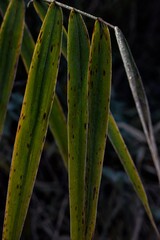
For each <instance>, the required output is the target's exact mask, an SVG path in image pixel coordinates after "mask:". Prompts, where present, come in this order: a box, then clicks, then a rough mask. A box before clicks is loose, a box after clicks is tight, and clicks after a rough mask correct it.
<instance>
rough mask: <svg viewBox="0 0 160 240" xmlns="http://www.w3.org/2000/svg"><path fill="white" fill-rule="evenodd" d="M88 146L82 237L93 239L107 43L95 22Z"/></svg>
mask: <svg viewBox="0 0 160 240" xmlns="http://www.w3.org/2000/svg"><path fill="white" fill-rule="evenodd" d="M88 77H89V90H88V91H89V93H88V111H89V121H88V147H87V163H86V238H85V239H86V240H90V239H93V234H94V228H95V222H96V215H97V203H98V195H99V188H100V181H101V175H102V167H103V158H104V151H105V144H106V137H107V128H108V113H109V103H110V88H111V43H110V35H109V31H108V28H107V26H106V25H103V24H101V23H100V22H99V21H96V22H95V27H94V32H93V36H92V44H91V51H90V65H89V76H88Z"/></svg>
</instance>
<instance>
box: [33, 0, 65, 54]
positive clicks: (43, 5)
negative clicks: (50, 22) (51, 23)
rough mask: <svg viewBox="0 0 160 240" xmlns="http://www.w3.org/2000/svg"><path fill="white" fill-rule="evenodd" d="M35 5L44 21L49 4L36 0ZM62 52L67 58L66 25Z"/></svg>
mask: <svg viewBox="0 0 160 240" xmlns="http://www.w3.org/2000/svg"><path fill="white" fill-rule="evenodd" d="M33 5H34V8H35V10H36V12H37V14H38V15H39V17H40V18H41V20H42V21H43V19H44V17H45V15H46V12H47V9H48V4H46V3H45V2H43V1H39V0H34V1H33ZM62 53H63V55H64V57H65V58H67V32H66V30H65V28H64V27H63V37H62Z"/></svg>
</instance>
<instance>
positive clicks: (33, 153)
mask: <svg viewBox="0 0 160 240" xmlns="http://www.w3.org/2000/svg"><path fill="white" fill-rule="evenodd" d="M46 36H47V37H46ZM61 37H62V12H61V9H60V8H59V7H58V6H56V5H55V4H52V5H51V6H50V7H49V9H48V13H47V15H46V17H45V20H44V22H43V25H42V28H41V31H40V34H39V37H38V40H37V43H36V47H35V50H34V54H33V59H32V63H31V67H30V71H29V76H28V81H27V87H26V91H25V96H24V100H23V106H22V111H21V116H20V120H19V124H18V129H17V134H16V140H15V145H14V151H13V157H12V164H11V170H10V179H9V187H8V193H7V202H6V211H5V220H4V229H3V239H7V240H11V239H13V240H15V239H16V240H18V239H19V238H20V235H21V231H22V228H23V224H24V220H25V216H26V213H27V209H28V205H29V201H30V197H31V194H32V190H33V185H34V181H35V178H36V173H37V170H38V165H39V160H40V156H41V152H42V148H43V145H44V141H45V135H46V131H47V128H48V121H49V115H50V111H51V106H52V101H53V96H54V91H55V85H56V79H57V73H58V65H59V56H60V52H61Z"/></svg>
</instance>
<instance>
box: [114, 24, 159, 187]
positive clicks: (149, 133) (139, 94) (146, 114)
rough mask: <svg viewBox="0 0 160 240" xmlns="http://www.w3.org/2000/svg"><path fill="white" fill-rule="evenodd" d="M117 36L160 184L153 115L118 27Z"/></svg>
mask: <svg viewBox="0 0 160 240" xmlns="http://www.w3.org/2000/svg"><path fill="white" fill-rule="evenodd" d="M115 35H116V39H117V43H118V47H119V50H120V53H121V57H122V60H123V63H124V67H125V71H126V74H127V77H128V81H129V85H130V88H131V91H132V94H133V98H134V101H135V104H136V108H137V111H138V114H139V117H140V120H141V123H142V127H143V130H144V133H145V136H146V139H147V142H148V146H149V149H150V152H151V155H152V158H153V162H154V165H155V168H156V171H157V176H158V179H159V182H160V161H159V157H158V151H157V147H156V143H155V138H154V134H153V127H152V122H151V115H150V111H149V105H148V101H147V97H146V94H145V90H144V87H143V83H142V79H141V76H140V74H139V71H138V68H137V66H136V63H135V61H134V59H133V56H132V53H131V51H130V49H129V46H128V43H127V41H126V39H125V37H124V35H123V33H122V32H121V30H120V29H119V28H118V27H115Z"/></svg>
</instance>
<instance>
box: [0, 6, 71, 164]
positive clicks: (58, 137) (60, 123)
mask: <svg viewBox="0 0 160 240" xmlns="http://www.w3.org/2000/svg"><path fill="white" fill-rule="evenodd" d="M0 9H3V11H2V12H4V11H5V9H4V8H3V7H2V6H1V2H0ZM66 41H67V40H66ZM34 47H35V43H34V40H33V38H32V35H31V33H30V32H29V29H28V27H27V25H26V24H25V28H24V34H23V41H22V48H21V56H22V60H23V63H24V66H25V68H26V72H27V73H28V71H29V67H30V63H31V60H32V55H33V51H34ZM65 52H67V47H66V50H65ZM49 125H50V129H51V132H52V134H53V136H54V138H55V141H56V143H57V146H58V148H59V151H60V153H61V156H62V159H63V161H64V164H65V166H66V168H68V141H67V126H66V118H65V115H64V113H63V110H62V107H61V105H60V102H59V100H58V98H57V95H56V94H55V98H54V101H53V107H52V111H51V114H50V121H49ZM62 136H63V137H62Z"/></svg>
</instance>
